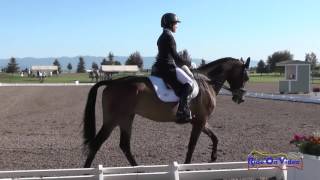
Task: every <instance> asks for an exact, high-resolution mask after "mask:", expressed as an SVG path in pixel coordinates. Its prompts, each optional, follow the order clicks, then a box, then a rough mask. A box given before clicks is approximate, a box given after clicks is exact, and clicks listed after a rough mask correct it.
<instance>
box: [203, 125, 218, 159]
mask: <svg viewBox="0 0 320 180" xmlns="http://www.w3.org/2000/svg"><path fill="white" fill-rule="evenodd" d="M202 132H204V133H205V134H206V135H208V136H209V138H210V139H211V141H212V153H211V161H212V162H214V161H216V160H217V146H218V138H217V136H216V135H215V134H214V133H213V131H212V129H211V127H210V125H209V124H208V123H206V125H205V127H204V128H203V129H202Z"/></svg>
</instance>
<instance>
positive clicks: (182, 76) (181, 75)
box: [176, 67, 193, 86]
mask: <svg viewBox="0 0 320 180" xmlns="http://www.w3.org/2000/svg"><path fill="white" fill-rule="evenodd" d="M176 75H177V79H178V81H179V82H181V83H182V84H185V83H189V84H190V86H192V84H193V80H192V78H191V77H190V76H189V75H188V74H187V73H186V72H185V71H184V70H182V69H181V68H178V67H177V68H176Z"/></svg>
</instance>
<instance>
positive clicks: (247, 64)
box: [244, 57, 250, 69]
mask: <svg viewBox="0 0 320 180" xmlns="http://www.w3.org/2000/svg"><path fill="white" fill-rule="evenodd" d="M249 65H250V57H248V58H247V61H246V64H245V65H244V67H245V68H246V69H248V68H249Z"/></svg>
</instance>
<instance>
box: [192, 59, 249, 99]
mask: <svg viewBox="0 0 320 180" xmlns="http://www.w3.org/2000/svg"><path fill="white" fill-rule="evenodd" d="M249 64H250V58H248V59H247V61H246V62H244V61H243V60H242V59H241V60H238V59H234V58H222V59H219V60H216V61H213V62H211V63H209V64H206V65H204V66H202V67H200V68H198V70H199V72H202V73H203V74H205V75H206V76H207V77H208V78H209V79H210V81H211V83H212V84H214V88H215V91H216V92H217V93H218V92H219V91H220V89H221V87H223V88H225V89H227V90H229V91H230V92H231V93H232V100H233V101H234V102H236V103H238V104H240V103H242V102H243V101H244V95H245V93H246V91H245V89H244V85H245V83H246V82H247V81H248V80H249V77H248V74H247V69H248V68H249ZM225 81H227V82H228V83H229V86H230V87H226V86H224V82H225Z"/></svg>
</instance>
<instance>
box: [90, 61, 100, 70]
mask: <svg viewBox="0 0 320 180" xmlns="http://www.w3.org/2000/svg"><path fill="white" fill-rule="evenodd" d="M91 68H92V69H93V70H94V69H95V70H98V69H99V66H98V64H97V63H96V62H92V66H91Z"/></svg>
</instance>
